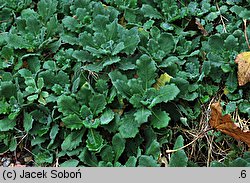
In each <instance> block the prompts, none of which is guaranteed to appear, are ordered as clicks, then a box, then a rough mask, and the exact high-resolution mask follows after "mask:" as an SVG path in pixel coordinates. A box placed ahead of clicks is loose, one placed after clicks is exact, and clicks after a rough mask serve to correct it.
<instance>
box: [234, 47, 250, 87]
mask: <svg viewBox="0 0 250 183" xmlns="http://www.w3.org/2000/svg"><path fill="white" fill-rule="evenodd" d="M235 63H237V64H238V82H239V86H243V85H245V84H247V83H248V82H250V52H242V53H240V54H239V55H237V57H236V59H235Z"/></svg>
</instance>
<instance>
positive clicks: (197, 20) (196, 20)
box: [195, 18, 208, 36]
mask: <svg viewBox="0 0 250 183" xmlns="http://www.w3.org/2000/svg"><path fill="white" fill-rule="evenodd" d="M195 24H196V25H197V26H198V29H200V31H201V33H202V34H203V36H207V35H208V32H207V31H206V29H205V28H204V27H203V25H202V24H201V23H200V21H199V19H198V18H195Z"/></svg>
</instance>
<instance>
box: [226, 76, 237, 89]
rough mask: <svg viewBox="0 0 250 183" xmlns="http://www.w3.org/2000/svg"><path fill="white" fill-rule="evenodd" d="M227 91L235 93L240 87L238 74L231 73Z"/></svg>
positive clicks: (227, 82)
mask: <svg viewBox="0 0 250 183" xmlns="http://www.w3.org/2000/svg"><path fill="white" fill-rule="evenodd" d="M226 87H227V89H228V90H229V91H230V92H231V93H233V92H234V91H235V90H236V89H237V87H238V81H237V74H236V73H235V72H230V73H229V75H228V78H227V81H226Z"/></svg>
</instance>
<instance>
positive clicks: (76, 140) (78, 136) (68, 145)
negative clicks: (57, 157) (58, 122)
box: [61, 129, 85, 151]
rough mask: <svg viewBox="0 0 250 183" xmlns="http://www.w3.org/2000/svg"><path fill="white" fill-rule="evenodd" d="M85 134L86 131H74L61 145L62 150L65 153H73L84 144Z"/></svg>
mask: <svg viewBox="0 0 250 183" xmlns="http://www.w3.org/2000/svg"><path fill="white" fill-rule="evenodd" d="M84 133H85V129H82V130H81V131H79V130H78V131H73V132H71V133H70V134H69V135H67V137H66V138H65V139H64V141H63V142H62V144H61V148H62V150H63V151H71V150H73V149H75V148H76V147H77V146H79V144H80V143H81V142H82V137H83V134H84Z"/></svg>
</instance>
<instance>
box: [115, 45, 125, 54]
mask: <svg viewBox="0 0 250 183" xmlns="http://www.w3.org/2000/svg"><path fill="white" fill-rule="evenodd" d="M124 48H125V46H124V43H123V42H120V43H118V44H117V45H116V46H115V47H114V49H113V51H112V55H117V54H118V53H120V52H121V51H122V50H123V49H124Z"/></svg>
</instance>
